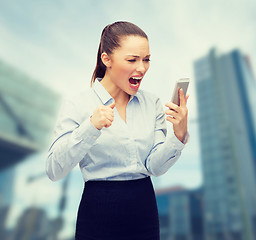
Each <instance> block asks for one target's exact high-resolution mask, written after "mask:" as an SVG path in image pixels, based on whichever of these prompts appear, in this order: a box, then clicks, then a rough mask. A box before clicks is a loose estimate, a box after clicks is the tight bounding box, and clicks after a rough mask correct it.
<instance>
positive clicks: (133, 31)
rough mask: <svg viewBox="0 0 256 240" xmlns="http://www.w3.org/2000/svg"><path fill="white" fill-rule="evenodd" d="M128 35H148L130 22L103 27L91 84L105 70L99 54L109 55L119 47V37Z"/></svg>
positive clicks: (100, 76) (102, 74) (102, 75)
mask: <svg viewBox="0 0 256 240" xmlns="http://www.w3.org/2000/svg"><path fill="white" fill-rule="evenodd" d="M129 35H134V36H141V37H144V38H146V39H148V36H147V35H146V33H145V32H144V31H143V30H142V29H140V28H139V27H138V26H136V25H135V24H133V23H130V22H123V21H120V22H115V23H112V24H109V25H107V26H106V27H105V28H104V29H103V31H102V34H101V38H100V45H99V49H98V55H97V63H96V67H95V70H94V72H93V75H92V79H91V86H92V85H93V83H94V82H95V79H96V78H97V77H99V78H103V77H104V75H105V72H106V66H105V65H104V64H103V62H102V61H101V54H102V53H103V52H106V53H107V54H109V55H110V54H111V53H112V52H113V50H114V49H116V48H118V47H120V39H121V37H123V36H129Z"/></svg>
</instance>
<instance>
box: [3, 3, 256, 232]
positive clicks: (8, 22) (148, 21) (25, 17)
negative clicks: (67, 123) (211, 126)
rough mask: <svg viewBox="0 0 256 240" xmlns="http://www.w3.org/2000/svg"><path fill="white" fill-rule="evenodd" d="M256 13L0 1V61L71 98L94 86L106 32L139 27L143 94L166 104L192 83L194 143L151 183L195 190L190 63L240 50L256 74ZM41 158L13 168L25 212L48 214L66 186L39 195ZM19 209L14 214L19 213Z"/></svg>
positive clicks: (209, 6)
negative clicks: (123, 24) (31, 179)
mask: <svg viewBox="0 0 256 240" xmlns="http://www.w3.org/2000/svg"><path fill="white" fill-rule="evenodd" d="M255 12H256V2H255V1H254V0H237V1H236V0H234V1H220V0H215V1H210V2H209V1H203V0H193V1H184V0H179V1H178V0H130V1H117V0H109V1H104V0H74V1H69V0H58V1H57V0H37V1H32V0H30V1H29V0H27V1H25V0H19V1H18V0H17V1H15V0H11V1H10V0H0V59H1V60H3V61H5V62H6V63H9V64H11V65H13V66H14V67H16V68H17V69H19V70H21V71H23V72H24V73H26V74H27V75H29V76H30V77H32V78H34V79H35V81H38V82H40V83H42V84H44V85H46V86H49V87H50V88H51V89H52V90H54V91H56V92H57V93H59V94H61V96H63V97H68V96H69V95H72V94H73V93H74V92H75V91H77V90H79V89H81V88H89V84H90V78H91V75H92V72H93V70H94V67H95V63H96V54H97V49H98V44H99V39H100V35H101V31H102V29H103V28H104V27H105V26H106V25H107V24H109V23H113V22H115V21H119V20H125V21H130V22H133V23H135V24H137V25H138V26H139V27H141V28H142V29H143V30H144V31H145V32H146V33H147V35H148V37H149V44H150V52H151V56H152V57H151V66H150V69H149V71H148V73H147V74H146V76H145V78H144V79H143V82H142V84H141V88H142V89H145V90H147V91H150V92H153V93H154V94H156V95H157V96H159V97H160V99H161V100H162V102H163V104H164V103H165V102H167V101H169V100H170V98H171V94H172V92H173V87H174V84H175V81H176V80H177V79H179V78H184V77H189V78H190V79H191V84H190V86H189V91H188V94H189V95H190V97H189V100H188V110H189V123H188V128H189V133H190V141H189V144H187V146H186V147H185V149H184V150H183V152H182V156H181V158H180V159H179V161H178V162H177V163H176V164H175V165H174V166H173V167H172V168H171V169H170V170H169V171H168V172H167V173H166V174H165V175H163V176H161V177H159V178H157V179H153V180H154V184H155V186H156V187H157V188H164V187H168V186H173V185H183V186H185V187H187V188H196V187H198V186H200V185H201V183H202V176H201V165H200V145H199V136H198V126H197V121H196V120H197V107H196V90H195V79H194V72H193V63H194V61H195V60H197V59H198V58H200V57H202V56H205V55H206V54H207V53H208V52H209V50H210V49H211V48H213V47H216V48H217V49H218V50H219V51H220V53H227V52H229V51H231V50H232V49H234V48H238V49H240V50H241V51H242V53H244V54H248V55H249V57H250V59H251V63H252V66H253V69H254V70H255V69H256V45H255V42H256V34H255V29H256V28H255V24H254V22H256V19H255V18H256V15H255ZM169 129H171V128H170V126H169ZM44 156H45V155H44V154H43V153H42V154H40V157H38V156H33V157H31V158H30V159H29V160H27V161H25V162H24V163H22V164H20V165H19V166H18V168H17V170H16V171H17V184H16V190H17V198H18V199H19V200H20V201H19V202H20V204H23V205H22V206H25V205H33V204H34V205H37V204H38V205H40V204H41V205H43V204H45V205H47V207H48V208H51V206H52V204H53V203H56V202H57V201H58V194H60V185H61V182H58V183H51V182H50V181H49V180H48V179H46V178H45V179H44V178H42V179H40V180H38V184H40V186H41V187H40V189H38V187H37V186H38V185H37V184H32V185H30V186H29V187H28V185H27V184H26V178H27V176H28V175H29V174H30V173H31V169H36V171H33V173H38V174H40V172H42V171H44V166H45V165H44V159H45V158H44ZM71 175H72V178H71V179H72V180H71V182H73V183H74V184H76V185H77V186H78V187H77V188H75V187H72V190H69V192H68V194H69V195H70V198H72V196H74V195H75V196H77V197H74V198H73V199H74V200H73V201H72V200H70V202H69V204H70V205H71V206H75V205H76V204H77V202H78V199H79V197H80V191H81V188H82V178H81V174H80V173H79V169H78V168H76V169H74V171H73V172H72V173H71ZM70 185H72V184H70ZM32 193H34V194H33V197H31V194H32ZM48 196H52V197H51V198H49V197H48ZM20 206H21V205H20ZM18 208H19V207H18V206H17V209H16V210H15V211H14V213H13V216H16V215H18V212H19V211H18ZM69 209H72V207H70V208H69ZM54 211H55V210H52V213H53V212H54ZM67 212H68V210H67ZM15 214H16V215H15ZM53 214H54V213H53ZM55 214H56V213H55ZM66 214H68V213H66ZM69 231H71V230H69Z"/></svg>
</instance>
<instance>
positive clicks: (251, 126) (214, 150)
mask: <svg viewBox="0 0 256 240" xmlns="http://www.w3.org/2000/svg"><path fill="white" fill-rule="evenodd" d="M194 70H195V81H196V91H197V109H198V119H199V135H200V148H201V157H202V169H203V184H204V230H205V239H207V240H217V239H218V240H219V239H222V240H253V239H256V238H255V229H256V225H255V216H256V204H255V202H256V181H255V173H256V171H255V169H256V168H255V162H256V160H255V159H256V155H255V151H256V147H255V146H256V141H255V138H256V136H255V112H254V111H255V110H254V109H255V107H253V105H254V106H255V96H253V95H255V92H256V87H255V86H256V85H255V79H254V78H253V74H252V69H251V67H250V64H249V61H248V57H245V56H243V55H242V54H241V52H240V51H239V50H234V51H232V52H230V53H227V54H219V53H218V52H217V51H216V50H215V49H212V50H210V52H209V53H208V54H207V55H206V56H204V57H202V58H200V59H198V60H197V61H196V62H195V64H194Z"/></svg>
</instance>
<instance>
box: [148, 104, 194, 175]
mask: <svg viewBox="0 0 256 240" xmlns="http://www.w3.org/2000/svg"><path fill="white" fill-rule="evenodd" d="M154 136H155V139H154V145H153V148H152V150H151V151H150V154H149V155H148V157H147V159H146V168H147V170H148V172H149V173H150V174H151V175H153V176H160V175H162V174H164V173H165V172H167V171H168V169H169V168H170V167H171V166H173V165H174V163H175V162H176V161H177V160H178V158H179V157H180V155H181V151H182V149H183V148H184V147H185V144H186V143H187V142H188V139H189V134H188V133H187V134H186V136H185V138H184V140H183V142H181V141H180V140H179V139H178V138H177V137H176V136H175V134H174V133H173V132H168V133H167V127H166V120H165V113H164V110H163V106H162V104H161V101H160V100H159V99H158V100H157V102H156V123H155V134H154Z"/></svg>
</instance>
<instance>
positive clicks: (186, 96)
mask: <svg viewBox="0 0 256 240" xmlns="http://www.w3.org/2000/svg"><path fill="white" fill-rule="evenodd" d="M188 98H189V95H187V96H186V105H187V102H188Z"/></svg>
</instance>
